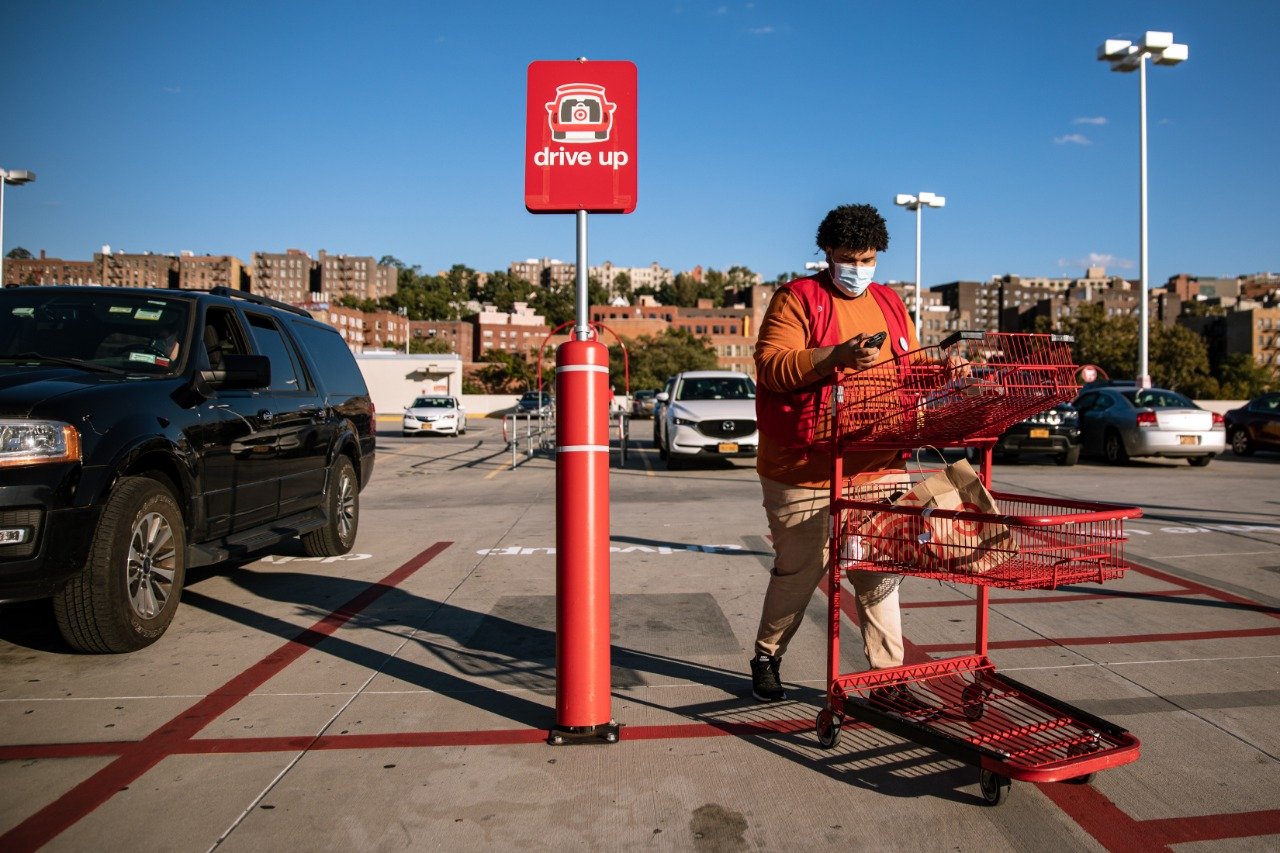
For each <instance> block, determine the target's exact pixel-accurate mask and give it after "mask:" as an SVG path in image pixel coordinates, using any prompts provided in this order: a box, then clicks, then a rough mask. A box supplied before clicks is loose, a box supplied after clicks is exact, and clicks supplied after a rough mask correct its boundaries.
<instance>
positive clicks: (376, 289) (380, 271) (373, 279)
mask: <svg viewBox="0 0 1280 853" xmlns="http://www.w3.org/2000/svg"><path fill="white" fill-rule="evenodd" d="M316 266H317V268H318V269H319V287H318V291H319V298H320V300H321V301H323V302H336V301H337V300H339V299H341V298H342V297H344V296H354V297H356V298H357V299H372V300H375V301H376V300H378V299H382V298H383V297H386V296H391V295H392V294H394V293H395V292H396V275H397V272H398V271H397V270H396V268H395V267H391V266H379V265H378V262H377V261H376V260H374V259H373V258H371V257H365V256H357V255H331V254H329V253H328V252H326V251H325V250H324V249H321V250H320V257H319V258H318V259H317V260H316Z"/></svg>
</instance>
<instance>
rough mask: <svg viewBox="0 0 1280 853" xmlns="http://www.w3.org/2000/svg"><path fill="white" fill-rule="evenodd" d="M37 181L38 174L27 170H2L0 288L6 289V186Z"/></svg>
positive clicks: (0, 183) (0, 173) (0, 177)
mask: <svg viewBox="0 0 1280 853" xmlns="http://www.w3.org/2000/svg"><path fill="white" fill-rule="evenodd" d="M35 179H36V173H35V172H28V171H27V170H26V169H0V287H4V185H5V184H13V185H14V186H21V185H22V184H29V183H31V182H32V181H34V180H35Z"/></svg>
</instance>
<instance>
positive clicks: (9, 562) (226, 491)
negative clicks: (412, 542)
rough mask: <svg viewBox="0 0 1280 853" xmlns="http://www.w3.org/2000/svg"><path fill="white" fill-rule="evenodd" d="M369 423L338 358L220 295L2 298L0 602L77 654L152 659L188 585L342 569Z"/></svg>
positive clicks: (282, 310) (324, 329)
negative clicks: (292, 550)
mask: <svg viewBox="0 0 1280 853" xmlns="http://www.w3.org/2000/svg"><path fill="white" fill-rule="evenodd" d="M374 443H375V436H374V409H373V403H372V401H371V400H370V398H369V391H368V388H366V386H365V382H364V379H363V378H362V376H361V374H360V369H359V367H358V366H357V365H356V362H355V359H354V357H353V356H352V354H351V350H350V349H348V347H347V345H346V344H345V343H344V342H343V340H342V337H341V336H340V335H339V334H338V333H337V331H335V330H334V328H333V327H332V326H328V325H325V324H323V323H318V322H316V321H314V320H312V319H311V316H310V315H309V314H307V313H306V312H305V311H302V310H301V309H298V308H294V307H292V306H289V305H285V304H283V303H279V302H275V301H273V300H270V299H265V298H263V297H260V296H251V295H249V294H246V293H241V292H239V291H231V290H228V289H227V288H216V289H214V290H213V291H211V292H208V293H205V292H200V291H173V290H148V289H133V288H114V287H113V288H101V287H18V288H9V289H5V290H3V291H0V469H3V472H4V476H3V479H0V600H3V601H11V600H19V599H29V598H41V597H51V598H52V599H53V611H54V615H55V617H56V619H57V623H58V628H59V629H60V630H61V632H62V635H63V636H64V637H65V638H66V640H67V642H68V643H70V644H71V645H72V646H73V647H75V648H76V649H79V650H81V651H89V652H126V651H132V650H135V649H139V648H142V647H143V646H146V645H149V644H150V643H152V642H154V641H156V640H157V639H159V637H160V636H161V635H162V634H163V633H164V632H165V629H166V628H168V626H169V624H170V622H172V620H173V617H174V612H175V611H176V609H177V607H178V601H179V599H180V597H181V595H182V585H183V581H184V579H185V577H186V572H187V570H188V569H190V568H192V567H195V566H203V565H209V564H213V563H218V562H221V561H223V560H227V559H229V558H232V557H238V556H241V555H244V554H247V553H249V552H250V551H253V550H257V549H260V548H262V547H264V546H269V545H272V544H274V543H276V542H279V541H281V540H283V539H286V538H289V537H293V536H298V537H301V540H302V546H303V548H304V549H305V550H306V552H307V553H308V554H310V555H312V556H335V555H338V554H344V553H346V552H348V551H350V550H351V547H352V545H353V544H354V542H355V539H356V533H357V531H358V529H359V521H360V490H361V489H363V488H364V486H365V485H366V484H368V482H369V479H370V477H371V476H372V475H373V464H374Z"/></svg>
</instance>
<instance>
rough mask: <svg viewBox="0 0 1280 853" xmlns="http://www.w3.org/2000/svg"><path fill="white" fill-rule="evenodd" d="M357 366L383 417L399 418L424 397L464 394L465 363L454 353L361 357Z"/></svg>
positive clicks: (357, 357) (369, 354) (357, 358)
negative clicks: (398, 416)
mask: <svg viewBox="0 0 1280 853" xmlns="http://www.w3.org/2000/svg"><path fill="white" fill-rule="evenodd" d="M356 364H358V365H359V366H360V372H361V373H362V374H364V381H365V384H366V385H368V386H369V395H370V396H371V397H373V405H374V407H375V408H376V409H377V410H378V412H379V413H380V414H400V413H401V412H403V411H404V407H405V406H407V405H409V404H410V403H412V402H413V398H414V397H417V396H419V395H421V394H453V395H455V396H457V395H460V394H461V393H462V359H461V358H459V357H458V356H457V355H455V354H453V353H446V354H443V355H404V354H402V353H360V354H358V355H357V356H356ZM512 405H515V404H514V402H513V403H512Z"/></svg>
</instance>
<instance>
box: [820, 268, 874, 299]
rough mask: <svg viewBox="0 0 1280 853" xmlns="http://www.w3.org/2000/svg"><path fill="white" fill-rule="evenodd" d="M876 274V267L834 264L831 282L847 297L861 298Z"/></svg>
mask: <svg viewBox="0 0 1280 853" xmlns="http://www.w3.org/2000/svg"><path fill="white" fill-rule="evenodd" d="M875 274H876V265H875V264H871V265H870V266H866V267H863V266H858V265H856V264H832V265H831V281H832V282H833V283H834V284H835V286H836V287H838V288H839V289H840V292H841V293H843V294H845V295H846V296H861V295H862V293H863V291H865V290H866V289H867V288H868V287H869V286H870V285H871V279H872V278H873V277H874V276H875Z"/></svg>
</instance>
